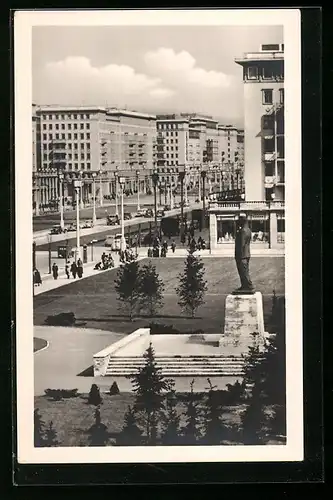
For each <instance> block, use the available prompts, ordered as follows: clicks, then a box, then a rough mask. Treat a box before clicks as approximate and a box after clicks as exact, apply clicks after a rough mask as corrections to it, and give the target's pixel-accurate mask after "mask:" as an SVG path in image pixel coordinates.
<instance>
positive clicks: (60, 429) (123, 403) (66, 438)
mask: <svg viewBox="0 0 333 500" xmlns="http://www.w3.org/2000/svg"><path fill="white" fill-rule="evenodd" d="M201 397H202V396H201ZM134 398H135V396H134V394H132V393H122V394H117V395H114V396H109V395H107V394H103V403H102V405H101V407H100V412H101V420H102V422H103V423H104V424H105V425H106V426H107V428H108V432H109V435H110V444H112V440H114V439H116V437H117V434H118V433H119V432H120V431H121V430H122V427H123V423H124V415H125V412H126V411H127V408H128V406H129V405H132V404H133V403H134ZM201 405H202V403H200V406H201ZM35 408H38V410H39V414H40V415H41V417H42V420H43V421H44V423H45V424H46V425H47V424H48V423H49V422H50V421H51V420H52V422H53V426H54V428H55V430H56V432H57V439H58V442H59V445H60V446H88V435H87V430H88V429H89V428H90V427H91V425H92V424H93V423H94V412H95V406H93V405H89V404H87V394H81V395H79V396H78V397H76V398H71V399H64V400H61V401H53V400H50V399H49V398H47V397H46V396H38V397H36V398H35ZM243 409H244V405H242V404H239V405H234V406H225V407H224V412H223V422H224V423H225V424H226V425H227V426H228V425H233V426H235V427H236V428H238V427H239V425H240V415H241V412H242V410H243ZM271 410H272V407H266V411H267V412H270V411H271ZM184 411H185V406H184V404H183V403H181V402H178V403H177V413H178V414H179V415H180V416H181V424H184V416H183V414H184ZM64 415H66V418H64ZM230 444H242V443H241V442H239V441H237V442H230ZM268 444H285V442H284V440H283V439H281V440H276V438H275V440H273V439H272V440H271V441H270V442H269V443H268Z"/></svg>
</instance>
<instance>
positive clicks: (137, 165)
mask: <svg viewBox="0 0 333 500" xmlns="http://www.w3.org/2000/svg"><path fill="white" fill-rule="evenodd" d="M35 115H36V120H37V124H38V125H37V132H36V134H37V140H36V143H37V147H38V152H37V157H38V158H39V161H38V162H37V168H36V170H37V177H39V178H40V181H39V184H40V185H43V186H44V187H43V191H41V199H40V205H42V206H44V205H47V204H49V203H50V202H51V203H52V200H56V199H57V197H58V195H59V188H58V182H57V175H58V174H59V173H63V174H64V197H65V200H66V201H68V203H71V201H72V199H73V196H74V190H73V183H72V181H73V179H74V178H77V177H80V178H81V179H82V180H83V194H82V196H83V199H84V200H85V201H87V202H88V201H89V199H90V198H91V197H92V173H96V174H97V179H98V180H99V182H97V184H96V196H99V195H100V193H99V190H101V194H102V197H104V196H107V195H110V194H111V193H114V192H115V190H116V177H117V175H119V176H120V175H123V176H125V178H126V185H125V189H128V190H132V191H134V190H136V189H140V191H141V192H143V191H145V190H146V189H149V186H150V182H151V181H150V179H151V172H152V170H153V167H154V162H155V156H154V155H155V144H156V117H155V116H154V115H149V114H144V113H138V112H135V111H129V110H120V109H115V108H103V107H94V106H92V107H86V106H84V107H83V106H82V107H63V106H39V107H36V110H35ZM38 153H39V155H38Z"/></svg>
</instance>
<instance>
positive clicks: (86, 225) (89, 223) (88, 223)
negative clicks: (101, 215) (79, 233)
mask: <svg viewBox="0 0 333 500" xmlns="http://www.w3.org/2000/svg"><path fill="white" fill-rule="evenodd" d="M91 227H94V223H93V221H92V220H86V221H84V223H83V224H82V229H88V228H91Z"/></svg>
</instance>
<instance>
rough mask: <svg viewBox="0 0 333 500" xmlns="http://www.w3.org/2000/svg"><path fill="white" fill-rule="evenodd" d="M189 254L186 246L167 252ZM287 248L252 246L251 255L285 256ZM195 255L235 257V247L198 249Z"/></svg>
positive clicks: (169, 255) (169, 253)
mask: <svg viewBox="0 0 333 500" xmlns="http://www.w3.org/2000/svg"><path fill="white" fill-rule="evenodd" d="M187 254H188V249H187V248H186V247H184V248H176V250H175V253H172V251H171V250H170V249H169V250H168V253H167V257H169V258H175V257H178V258H179V257H186V256H187ZM284 254H285V249H284V248H251V256H252V257H277V256H284ZM194 255H200V256H201V257H202V258H206V257H234V256H235V249H234V248H221V249H219V248H218V249H214V250H212V251H210V250H200V251H199V250H196V251H195V252H194Z"/></svg>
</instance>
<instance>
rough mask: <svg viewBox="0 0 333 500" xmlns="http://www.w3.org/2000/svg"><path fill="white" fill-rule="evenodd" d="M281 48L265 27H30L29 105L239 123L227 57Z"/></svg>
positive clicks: (238, 91) (237, 77) (234, 74)
mask: <svg viewBox="0 0 333 500" xmlns="http://www.w3.org/2000/svg"><path fill="white" fill-rule="evenodd" d="M261 43H283V30H282V28H281V27H279V26H277V27H273V26H267V27H263V26H258V27H256V26H250V27H244V26H242V27H230V26H228V27H223V26H221V27H215V26H214V27H211V26H202V27H200V26H190V27H189V26H185V27H180V26H156V27H151V26H149V27H144V26H137V27H123V26H110V27H107V26H105V27H93V26H92V27H58V26H54V27H45V26H43V27H34V28H33V37H32V54H33V57H32V74H33V101H34V102H35V103H37V104H67V105H71V104H85V105H88V104H89V105H94V104H96V105H103V106H104V105H108V106H118V107H125V106H126V107H127V108H128V109H134V110H137V111H146V112H154V113H158V112H173V111H174V112H180V111H184V112H194V111H197V112H200V113H206V114H211V115H213V116H214V117H216V118H218V119H220V120H221V121H222V122H224V123H233V124H235V125H238V126H241V125H242V122H243V83H242V70H241V67H240V66H239V65H237V64H235V62H234V59H235V57H241V56H242V54H243V53H244V52H251V51H257V50H258V49H259V46H260V44H261Z"/></svg>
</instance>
